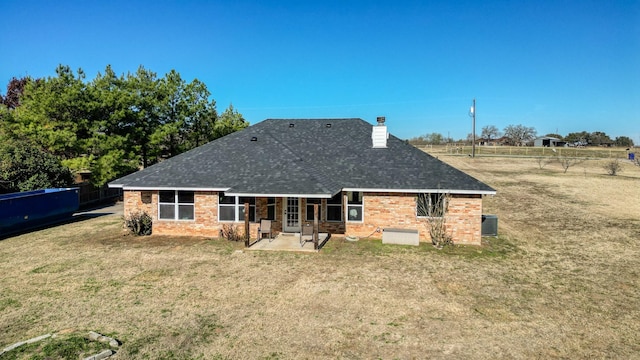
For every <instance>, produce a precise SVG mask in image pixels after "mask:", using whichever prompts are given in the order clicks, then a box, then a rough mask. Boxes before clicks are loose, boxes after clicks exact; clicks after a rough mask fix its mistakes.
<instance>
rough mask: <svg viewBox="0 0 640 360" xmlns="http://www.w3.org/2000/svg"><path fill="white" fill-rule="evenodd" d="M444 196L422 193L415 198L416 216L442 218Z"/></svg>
mask: <svg viewBox="0 0 640 360" xmlns="http://www.w3.org/2000/svg"><path fill="white" fill-rule="evenodd" d="M445 201H446V196H445V194H442V193H423V194H418V196H417V198H416V215H417V216H418V217H442V215H444V209H445Z"/></svg>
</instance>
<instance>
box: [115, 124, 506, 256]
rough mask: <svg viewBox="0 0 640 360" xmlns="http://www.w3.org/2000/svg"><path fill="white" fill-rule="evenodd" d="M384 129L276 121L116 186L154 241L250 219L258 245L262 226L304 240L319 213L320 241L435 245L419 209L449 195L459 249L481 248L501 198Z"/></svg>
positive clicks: (127, 210) (215, 231) (450, 223)
mask: <svg viewBox="0 0 640 360" xmlns="http://www.w3.org/2000/svg"><path fill="white" fill-rule="evenodd" d="M384 121H385V119H384V118H378V124H377V125H371V124H369V123H367V122H365V121H364V120H362V119H267V120H264V121H262V122H260V123H257V124H255V125H252V126H249V127H247V128H246V129H244V130H241V131H238V132H235V133H232V134H229V135H227V136H225V137H222V138H220V139H217V140H214V141H211V142H209V143H207V144H205V145H202V146H200V147H198V148H195V149H193V150H190V151H187V152H185V153H183V154H180V155H177V156H175V157H172V158H170V159H167V160H164V161H162V162H160V163H158V164H155V165H153V166H150V167H148V168H145V169H143V170H140V171H138V172H136V173H133V174H130V175H127V176H124V177H122V178H120V179H117V180H114V181H113V182H111V183H109V186H110V187H115V188H122V189H123V194H124V214H125V216H128V215H129V214H132V213H134V212H137V211H146V212H147V213H149V214H150V215H151V217H152V218H153V233H154V234H165V235H197V236H210V237H217V236H219V232H220V230H221V229H222V227H223V225H224V224H233V223H236V224H238V225H239V227H240V228H242V225H243V224H244V218H245V216H248V217H249V221H250V232H251V234H250V235H251V236H252V237H253V238H255V237H256V236H257V228H258V225H259V220H260V219H270V220H272V228H273V230H274V231H275V232H276V233H278V232H300V230H301V226H303V225H304V224H305V223H308V222H311V221H313V218H314V213H313V209H314V206H313V205H314V204H318V207H317V209H318V227H319V231H320V232H328V233H331V234H345V235H349V236H368V235H371V234H372V233H374V232H375V231H376V229H384V228H401V229H411V230H419V233H420V240H421V241H430V238H429V233H428V231H427V230H426V228H425V226H424V217H425V216H426V214H424V213H421V211H420V209H419V208H418V201H420V200H419V199H429V198H430V197H429V194H442V193H446V194H448V213H447V228H448V230H449V231H450V233H451V235H452V237H453V240H454V242H456V243H460V244H480V239H481V224H482V199H483V196H484V195H494V194H495V193H496V191H495V190H494V189H492V188H491V187H489V186H488V185H486V184H484V183H482V182H480V181H478V180H476V179H475V178H473V177H471V176H469V175H467V174H465V173H463V172H462V171H459V170H457V169H455V168H453V167H451V166H449V165H447V164H445V163H443V162H442V161H440V160H438V159H436V158H434V157H432V156H431V155H429V154H427V153H425V152H423V151H421V150H419V149H417V148H415V147H413V146H412V145H409V144H408V143H407V142H406V141H403V140H400V139H398V138H396V137H395V136H393V135H390V134H389V133H388V132H387V127H386V125H385V124H384ZM419 195H420V196H419ZM422 201H424V200H422ZM245 203H249V204H250V207H249V214H245V213H244V204H245ZM380 236H381V234H378V237H380Z"/></svg>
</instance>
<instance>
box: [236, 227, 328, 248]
mask: <svg viewBox="0 0 640 360" xmlns="http://www.w3.org/2000/svg"><path fill="white" fill-rule="evenodd" d="M329 237H330V235H329V234H328V233H319V234H318V243H319V244H324V243H325V242H326V241H327V240H328V239H329ZM305 238H307V237H305ZM245 250H267V251H269V250H271V251H301V252H318V250H315V249H314V248H313V242H312V241H305V242H304V243H302V244H301V243H300V233H299V232H298V233H280V234H278V235H277V236H276V237H275V238H274V239H272V240H271V241H269V239H266V238H265V239H262V240H260V241H258V242H257V243H255V244H253V245H251V246H250V247H248V248H246V249H245Z"/></svg>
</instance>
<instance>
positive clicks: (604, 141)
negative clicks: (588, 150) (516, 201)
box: [409, 124, 634, 147]
mask: <svg viewBox="0 0 640 360" xmlns="http://www.w3.org/2000/svg"><path fill="white" fill-rule="evenodd" d="M537 136H538V132H537V131H536V129H535V128H534V127H530V126H525V125H521V124H518V125H507V126H506V127H505V128H504V130H503V131H500V130H499V129H498V128H497V127H496V126H495V125H487V126H484V127H482V131H481V132H480V134H477V135H476V142H483V143H494V142H496V141H497V140H500V144H502V145H511V146H524V145H526V144H528V143H530V142H532V141H533V140H534V139H535V138H536V137H537ZM545 136H549V137H554V138H557V139H559V140H560V141H564V142H566V143H567V144H569V145H571V146H601V145H607V146H611V145H613V146H623V147H630V146H634V143H633V140H632V139H631V138H630V137H628V136H618V137H616V138H615V139H611V138H610V137H609V135H607V134H606V133H604V132H602V131H594V132H587V131H580V132H572V133H569V134H567V135H566V136H562V135H560V134H546V135H545ZM472 138H473V135H472V134H468V135H467V138H466V139H459V140H457V141H454V140H453V139H452V138H450V137H444V136H443V135H442V134H440V133H437V132H433V133H430V134H425V135H420V136H417V137H413V138H410V139H409V142H410V143H412V144H415V145H423V144H430V145H440V144H447V143H453V142H462V143H471V142H472V141H473V140H472Z"/></svg>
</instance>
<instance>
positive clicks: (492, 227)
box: [482, 215, 498, 236]
mask: <svg viewBox="0 0 640 360" xmlns="http://www.w3.org/2000/svg"><path fill="white" fill-rule="evenodd" d="M482 236H498V216H497V215H482Z"/></svg>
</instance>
